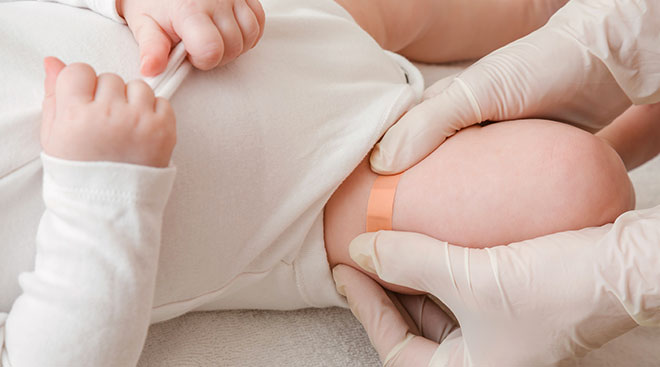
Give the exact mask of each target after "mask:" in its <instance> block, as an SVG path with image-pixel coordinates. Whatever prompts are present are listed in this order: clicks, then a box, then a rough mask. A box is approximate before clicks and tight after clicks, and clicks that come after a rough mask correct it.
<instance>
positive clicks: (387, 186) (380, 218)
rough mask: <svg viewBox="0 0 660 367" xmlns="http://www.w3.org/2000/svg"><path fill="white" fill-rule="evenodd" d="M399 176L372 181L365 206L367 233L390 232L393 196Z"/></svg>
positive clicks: (383, 177)
mask: <svg viewBox="0 0 660 367" xmlns="http://www.w3.org/2000/svg"><path fill="white" fill-rule="evenodd" d="M401 175H402V174H398V175H394V176H378V177H377V178H376V181H374V185H373V186H372V187H371V193H370V194H369V203H368V204H367V232H378V231H380V230H384V231H391V230H392V215H393V212H394V196H395V195H396V187H397V185H398V184H399V179H400V178H401Z"/></svg>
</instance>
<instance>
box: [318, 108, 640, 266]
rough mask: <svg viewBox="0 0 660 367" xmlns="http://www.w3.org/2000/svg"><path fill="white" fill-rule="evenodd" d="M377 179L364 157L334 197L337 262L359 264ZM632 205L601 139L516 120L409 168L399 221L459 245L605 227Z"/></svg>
mask: <svg viewBox="0 0 660 367" xmlns="http://www.w3.org/2000/svg"><path fill="white" fill-rule="evenodd" d="M375 179H376V175H375V174H374V173H372V172H371V170H370V169H369V164H368V160H367V161H365V162H363V164H362V165H361V166H360V167H358V168H357V169H356V170H355V171H354V172H353V173H352V174H351V176H349V178H348V179H347V180H346V181H345V182H344V183H343V184H342V185H341V186H340V188H339V189H338V190H337V191H336V192H335V194H334V196H333V197H332V198H331V200H330V201H329V202H328V204H327V206H326V210H325V239H326V249H327V251H328V258H329V261H330V265H331V266H334V265H336V264H339V263H344V264H348V265H351V266H354V267H355V264H354V263H353V262H352V260H351V259H350V257H349V256H348V244H349V243H350V241H351V240H352V239H353V238H355V237H356V236H357V235H359V234H360V233H363V232H365V229H366V228H365V221H366V220H365V218H366V211H367V202H368V198H369V193H370V190H371V186H372V184H373V182H374V180H375ZM633 206H634V194H633V189H632V185H631V183H630V180H629V179H628V175H627V173H626V170H625V168H624V166H623V163H622V162H621V159H620V158H619V157H618V155H617V154H616V152H615V151H614V150H613V149H612V148H611V147H610V146H608V145H607V144H605V143H604V142H603V141H602V140H601V139H598V138H597V137H595V136H593V135H591V134H589V133H587V132H584V131H582V130H579V129H577V128H574V127H571V126H568V125H564V124H560V123H553V122H548V121H543V120H525V121H512V122H502V123H497V124H492V125H489V126H486V127H478V126H476V127H472V128H469V129H464V130H461V131H459V132H458V133H457V134H456V135H455V136H453V137H452V138H450V139H449V140H447V142H445V143H444V144H443V145H441V146H440V147H439V148H438V149H436V150H435V151H434V152H433V153H431V154H430V155H429V156H428V157H426V158H425V159H424V160H423V161H422V162H420V163H419V164H417V165H416V166H414V167H412V168H411V169H409V170H408V171H406V172H405V173H404V174H403V176H402V177H401V180H400V182H399V185H398V188H397V190H396V195H395V199H394V211H393V222H392V225H393V229H394V230H398V231H410V232H419V233H423V234H426V235H429V236H431V237H435V238H437V239H440V240H443V241H447V242H449V243H452V244H457V245H463V246H469V247H491V246H495V245H503V244H508V243H512V242H517V241H521V240H525V239H530V238H534V237H538V236H541V235H545V234H549V233H554V232H560V231H566V230H572V229H579V228H584V227H591V226H600V225H602V224H605V223H608V222H612V221H614V219H616V217H617V216H619V215H620V214H621V213H623V212H625V211H627V210H630V209H632V208H633ZM401 251H405V244H402V248H401Z"/></svg>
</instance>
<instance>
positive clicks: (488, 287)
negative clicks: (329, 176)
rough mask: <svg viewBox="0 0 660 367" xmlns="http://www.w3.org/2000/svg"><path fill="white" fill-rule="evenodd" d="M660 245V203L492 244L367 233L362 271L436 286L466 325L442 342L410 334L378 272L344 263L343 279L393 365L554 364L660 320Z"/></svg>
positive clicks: (361, 246) (357, 251)
mask: <svg viewBox="0 0 660 367" xmlns="http://www.w3.org/2000/svg"><path fill="white" fill-rule="evenodd" d="M658 243H660V207H657V208H654V209H649V210H645V211H633V212H628V213H626V214H624V215H622V216H621V217H620V218H619V219H618V220H617V221H616V223H615V224H613V225H606V226H604V227H600V228H588V229H583V230H580V231H573V232H563V233H558V234H553V235H549V236H545V237H540V238H537V239H533V240H529V241H523V242H520V243H515V244H511V245H509V246H499V247H494V248H489V249H468V248H462V247H456V246H451V245H448V244H447V243H445V242H441V241H437V240H434V239H432V238H429V237H426V236H423V235H420V234H414V233H402V232H376V233H366V234H363V235H360V236H359V237H357V238H356V239H355V240H354V241H353V243H352V244H351V247H350V252H351V257H352V258H353V260H355V261H356V262H357V263H358V264H359V265H360V266H361V267H363V268H364V270H366V271H368V272H371V273H376V274H377V275H378V276H379V277H380V278H381V279H382V280H384V281H386V282H389V283H393V284H397V285H401V286H405V287H410V288H413V289H417V290H421V291H425V292H428V293H430V294H432V295H434V296H436V297H437V298H438V299H439V300H440V301H442V302H443V303H444V304H445V305H447V306H448V307H449V309H451V310H452V311H453V313H454V315H455V316H456V318H457V320H458V322H459V323H460V326H461V329H460V331H458V330H453V331H452V332H451V334H449V336H448V337H447V338H446V339H445V340H444V341H443V342H442V344H441V345H440V347H439V348H436V347H437V344H434V343H432V342H431V341H429V340H426V339H424V338H419V337H415V338H412V339H410V338H408V339H406V335H407V333H408V331H409V330H411V328H409V327H408V326H407V324H406V323H405V322H402V321H401V319H397V316H396V314H397V311H396V308H395V307H394V306H393V304H392V303H391V302H387V299H385V298H383V297H382V295H380V296H379V293H378V291H377V288H375V287H376V286H377V285H376V283H374V282H373V281H372V280H370V279H369V278H367V277H364V276H362V275H360V274H359V273H357V272H348V271H346V269H343V268H337V269H336V270H335V279H336V282H337V286H338V290H339V291H340V293H343V294H345V295H346V296H347V297H348V302H349V305H350V307H351V309H352V310H353V312H354V314H355V315H356V316H357V317H358V319H359V320H360V321H361V322H362V323H363V325H364V326H365V329H366V330H367V332H368V333H369V336H370V338H371V340H372V342H373V343H374V344H375V346H376V349H377V350H378V351H379V352H380V355H381V358H383V359H385V356H387V355H388V354H389V358H388V361H391V362H390V364H389V366H409V365H416V366H417V365H426V364H428V365H431V366H445V365H452V366H453V365H466V366H468V365H479V366H488V365H494V366H530V365H535V366H540V365H554V364H557V363H560V362H561V361H563V360H566V359H570V358H573V357H575V356H583V355H585V354H586V353H588V352H589V351H591V350H593V349H596V348H599V347H600V346H602V345H603V344H605V343H606V342H608V341H609V340H611V339H613V338H615V337H617V336H619V335H622V334H624V333H625V332H627V331H629V330H631V329H632V328H634V327H636V326H637V325H638V324H639V325H644V326H658V327H660V266H658V264H660V246H658ZM381 292H382V291H381ZM415 358H419V359H415ZM413 361H414V363H415V364H413Z"/></svg>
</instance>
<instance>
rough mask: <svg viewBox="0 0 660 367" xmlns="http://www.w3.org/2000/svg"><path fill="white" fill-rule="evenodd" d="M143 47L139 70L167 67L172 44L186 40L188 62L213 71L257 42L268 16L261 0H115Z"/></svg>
mask: <svg viewBox="0 0 660 367" xmlns="http://www.w3.org/2000/svg"><path fill="white" fill-rule="evenodd" d="M117 10H118V11H119V14H120V15H121V16H123V17H124V19H126V22H127V23H128V27H129V28H130V29H131V31H132V32H133V35H134V36H135V39H136V40H137V42H138V45H139V46H140V70H141V72H142V74H143V75H145V76H154V75H157V74H159V73H161V72H162V71H163V70H165V67H166V66H167V59H168V55H169V52H170V49H171V48H172V45H173V44H174V43H177V42H179V41H180V40H183V43H184V44H185V47H186V51H188V54H189V59H190V62H191V63H192V64H193V65H194V66H195V67H197V68H199V69H202V70H209V69H212V68H214V67H216V66H218V65H224V64H226V63H228V62H230V61H232V60H234V59H235V58H237V57H238V56H240V55H241V54H243V53H245V52H246V51H248V50H250V49H251V48H252V47H254V46H255V45H256V44H257V42H258V41H259V39H260V38H261V36H262V34H263V30H264V23H265V19H266V16H265V14H264V10H263V8H262V7H261V3H260V2H259V0H117Z"/></svg>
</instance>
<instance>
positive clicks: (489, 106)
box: [371, 0, 660, 174]
mask: <svg viewBox="0 0 660 367" xmlns="http://www.w3.org/2000/svg"><path fill="white" fill-rule="evenodd" d="M658 18H660V1H657V0H632V1H631V0H572V1H570V2H569V3H568V4H567V5H566V6H564V7H563V8H561V9H560V10H559V11H558V12H557V13H556V14H555V15H554V16H553V17H552V18H551V19H550V20H549V21H548V23H547V24H546V25H545V26H543V27H542V28H540V29H539V30H537V31H535V32H533V33H531V34H529V35H528V36H526V37H524V38H522V39H520V40H518V41H515V42H513V43H511V44H509V45H507V46H505V47H503V48H501V49H499V50H496V51H494V52H493V53H491V54H489V55H487V56H485V57H484V58H483V59H481V60H480V61H478V62H477V63H475V64H474V65H472V66H471V67H469V68H467V69H466V70H465V71H464V72H462V73H460V74H459V75H458V76H457V77H455V78H452V80H450V81H448V80H443V81H440V82H439V84H438V86H436V87H432V88H430V90H429V91H427V93H426V99H425V100H424V101H423V102H422V103H421V104H419V105H418V106H416V107H414V108H413V109H411V110H410V111H409V112H408V113H407V114H406V115H404V116H403V117H402V118H401V120H400V121H399V122H398V123H397V124H396V125H394V126H393V127H392V128H391V129H390V130H389V131H388V132H387V133H386V134H385V136H384V137H383V139H382V141H381V142H380V143H379V144H378V145H377V146H376V148H375V149H374V151H373V153H372V155H371V167H372V169H373V170H374V171H375V172H378V173H381V174H392V173H398V172H401V171H403V170H405V169H407V168H409V167H411V166H413V165H414V164H415V163H417V162H419V161H420V160H422V159H423V158H424V157H425V156H426V155H428V154H429V153H430V152H431V151H433V150H434V149H436V148H437V147H438V146H439V145H440V144H442V142H443V141H444V140H445V139H446V138H447V137H449V136H451V135H453V134H454V133H455V132H456V131H458V130H460V129H462V128H465V127H468V126H471V125H473V124H476V123H480V122H483V121H487V120H489V121H502V120H512V119H521V118H532V117H533V118H544V119H550V120H557V121H563V122H567V123H571V124H575V125H578V126H580V127H582V128H585V129H587V130H590V131H595V130H598V129H600V128H602V127H603V126H605V125H606V124H608V123H609V122H611V121H612V120H613V119H614V118H615V117H616V116H618V115H619V114H621V113H622V112H623V111H624V110H625V109H626V108H627V107H629V105H630V101H633V102H634V103H636V104H646V103H653V102H657V101H660V61H659V60H660V59H658V56H657V55H658V53H660V38H659V37H658V34H660V22H658V21H657V19H658Z"/></svg>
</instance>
